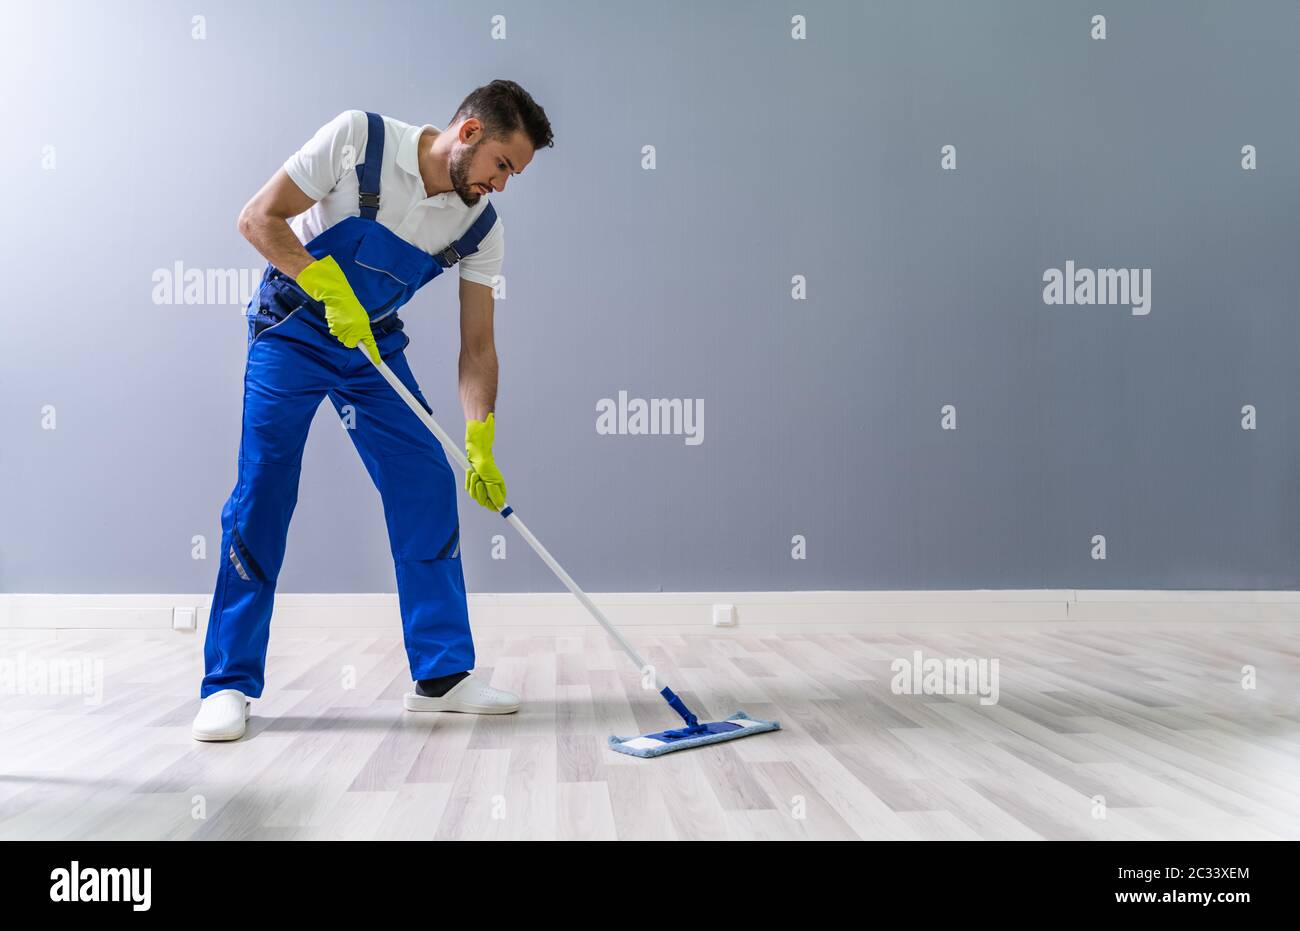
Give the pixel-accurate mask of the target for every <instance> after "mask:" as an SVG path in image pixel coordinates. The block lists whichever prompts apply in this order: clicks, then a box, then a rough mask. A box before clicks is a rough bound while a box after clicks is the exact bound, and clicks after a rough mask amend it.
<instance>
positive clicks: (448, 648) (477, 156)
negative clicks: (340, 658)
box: [193, 81, 554, 740]
mask: <svg viewBox="0 0 1300 931" xmlns="http://www.w3.org/2000/svg"><path fill="white" fill-rule="evenodd" d="M553 144H554V143H553V141H552V137H551V127H550V123H549V122H548V120H547V118H546V113H545V111H544V110H543V109H542V108H541V107H540V106H538V105H537V103H536V102H535V101H534V100H533V99H532V97H531V96H529V94H528V93H527V92H526V91H525V90H524V89H523V88H521V87H520V86H519V85H518V84H516V83H514V82H513V81H493V82H491V83H490V84H487V85H485V86H483V87H480V88H478V89H476V90H475V91H473V93H471V94H470V95H469V96H468V97H466V98H465V100H464V102H463V103H461V105H460V107H459V108H458V109H457V110H456V113H455V115H454V116H453V117H452V121H451V124H450V125H449V126H448V127H447V129H446V130H439V129H437V128H436V127H434V126H427V125H426V126H413V125H408V124H406V123H402V122H399V121H398V120H394V119H391V118H389V117H383V116H380V115H378V114H375V113H365V112H362V111H360V110H349V111H345V112H343V113H341V114H339V115H338V116H337V117H335V118H334V119H333V120H331V121H330V122H329V123H327V124H325V125H324V126H323V127H321V129H320V130H319V131H318V132H317V133H316V135H315V136H313V137H312V139H311V140H310V141H309V142H308V143H307V144H306V145H304V146H303V147H302V148H301V149H300V150H299V151H298V152H297V153H295V154H294V155H293V156H292V157H290V158H289V160H288V161H286V162H285V163H284V166H283V167H282V168H281V169H280V170H279V171H277V172H276V173H275V175H274V176H273V177H272V178H271V180H270V181H268V182H267V183H266V185H265V186H264V187H263V188H262V189H261V190H260V191H259V192H258V193H257V194H256V195H255V196H254V197H253V199H252V200H250V201H249V202H248V204H247V206H245V207H244V209H243V212H242V213H241V214H240V216H239V230H240V232H241V233H243V235H244V236H245V237H246V238H247V239H248V241H249V242H251V243H252V244H253V245H254V246H255V247H256V248H257V250H258V252H260V253H261V254H262V255H263V256H264V257H265V258H266V260H267V262H268V263H269V264H268V265H267V268H266V271H265V273H264V274H263V276H262V282H261V284H260V286H259V288H258V292H257V294H255V295H254V296H253V300H252V301H251V302H250V304H249V308H248V317H249V337H248V359H247V364H246V368H245V374H244V415H243V426H242V436H241V439H240V447H239V470H238V478H237V481H236V483H235V489H234V491H233V492H231V495H230V498H229V499H228V500H227V501H226V503H225V506H224V507H223V509H222V512H221V530H222V539H221V563H220V571H219V574H218V576H217V584H216V591H215V594H214V596H213V600H212V611H211V615H210V617H209V620H208V635H207V643H206V646H205V649H204V659H205V662H206V667H207V669H206V675H205V676H204V678H203V683H202V686H201V687H200V697H201V699H202V702H201V705H200V708H199V713H198V716H197V717H196V718H195V720H194V727H193V735H194V737H195V738H196V739H198V740H237V739H239V738H240V737H242V736H243V735H244V731H245V727H246V722H247V720H248V713H249V705H250V701H249V700H250V699H253V698H258V697H260V696H261V694H262V686H263V679H264V668H265V663H266V648H267V642H268V638H269V633H270V619H271V609H272V602H273V600H274V596H275V583H276V578H277V576H278V575H279V572H280V566H281V563H282V562H283V559H284V549H285V536H286V534H287V533H288V529H289V520H290V517H291V516H292V514H293V508H294V505H295V503H296V501H297V496H298V475H299V470H300V466H301V461H302V450H303V444H304V443H305V442H306V438H307V430H308V427H309V426H310V424H311V421H312V417H313V416H314V415H315V412H316V409H317V407H319V405H320V402H321V401H322V399H324V398H326V397H328V398H329V400H330V402H331V403H332V404H333V405H334V407H335V409H336V410H338V411H339V413H340V416H343V417H344V423H345V425H347V426H348V427H349V431H348V432H349V435H350V436H351V439H352V442H353V444H354V445H355V446H356V448H357V452H358V453H360V455H361V458H362V460H363V461H364V463H365V465H366V469H367V470H368V471H369V473H370V477H371V478H372V479H373V480H374V482H375V485H376V487H377V488H378V489H379V493H380V496H381V498H382V499H383V506H384V516H385V519H386V522H387V525H388V537H389V544H390V548H391V550H392V554H393V562H394V565H395V567H396V573H397V592H398V601H399V604H400V608H401V616H402V630H403V635H404V637H405V642H406V652H407V658H408V660H409V662H410V667H411V677H412V679H414V680H415V688H414V690H413V691H412V692H409V693H407V695H406V699H405V706H406V708H407V709H408V710H411V711H459V712H469V713H474V714H505V713H510V712H513V711H517V710H518V708H519V699H518V697H517V696H515V695H513V694H511V693H509V692H505V691H502V690H500V689H494V688H491V687H490V686H488V685H487V684H486V683H484V682H482V681H480V680H479V679H476V678H474V677H473V676H472V675H470V670H472V669H473V667H474V643H473V638H472V636H471V634H470V629H469V614H468V610H467V606H466V602H465V579H464V575H463V574H462V572H461V562H460V522H459V517H458V515H457V511H456V484H455V475H454V473H453V472H452V470H451V466H450V465H449V464H448V462H447V458H446V455H445V453H444V452H443V450H442V447H441V445H440V444H439V443H438V441H437V439H436V438H435V437H434V436H433V435H432V434H431V433H430V432H429V431H428V429H427V428H426V427H425V426H424V425H423V424H422V423H421V422H420V420H419V418H418V417H416V416H415V415H414V414H413V413H412V412H411V410H410V408H408V407H407V406H406V404H405V403H404V402H403V401H402V399H401V398H400V397H399V396H398V394H397V393H396V392H395V391H394V390H393V389H392V387H391V386H390V385H389V384H388V383H387V382H386V381H384V379H383V376H382V375H381V374H380V373H379V371H378V370H377V369H376V368H375V366H374V365H373V364H372V362H371V359H376V360H378V359H383V361H384V362H385V363H386V364H387V365H388V367H389V368H390V369H392V371H393V372H394V373H396V375H397V376H398V378H400V379H401V381H402V382H403V383H404V384H405V385H406V386H407V387H408V388H409V389H410V390H411V392H412V394H414V395H415V397H416V398H417V399H418V400H419V401H420V403H421V404H422V405H424V407H425V408H426V409H428V403H427V402H426V401H425V400H424V397H423V396H422V395H421V394H420V389H419V387H418V386H417V385H416V382H415V379H414V378H413V377H412V375H411V370H410V368H409V367H408V366H407V363H406V359H405V356H404V353H403V350H404V349H405V347H406V345H407V344H408V343H409V338H408V337H407V336H406V335H405V334H404V333H403V332H402V322H401V320H400V319H399V318H398V316H397V310H398V308H400V307H401V306H402V305H403V304H404V303H406V301H407V300H409V299H410V297H411V296H412V295H413V294H414V293H415V291H416V290H417V289H419V288H420V287H421V286H422V285H424V284H425V283H426V282H428V281H429V280H430V279H432V278H434V277H436V276H437V275H438V274H439V273H441V272H442V271H444V270H446V269H450V268H451V267H452V266H455V265H459V267H460V271H459V277H460V332H461V348H460V365H459V369H460V398H461V406H462V407H463V408H464V412H465V419H466V425H465V446H466V454H467V456H468V458H469V460H470V464H471V469H470V471H469V472H468V473H467V474H466V476H465V489H466V491H468V492H469V493H470V494H471V495H472V496H473V497H474V500H475V501H477V502H478V503H479V504H481V505H483V506H484V507H487V508H491V509H492V510H494V511H499V510H501V509H503V508H504V507H505V503H506V486H505V480H504V479H503V478H502V476H501V472H500V470H499V469H498V468H497V466H496V464H495V462H494V461H493V458H492V441H493V436H494V432H495V416H494V410H495V406H496V391H497V358H496V349H495V345H494V343H493V335H492V315H493V297H492V284H493V277H494V276H495V275H497V274H498V273H499V271H500V268H501V262H502V257H503V255H504V250H505V245H504V231H503V229H502V224H501V221H500V220H499V219H497V217H496V211H495V210H494V208H493V207H492V205H491V204H490V203H489V202H488V199H487V195H489V194H490V193H491V192H493V191H497V192H501V191H504V190H505V187H506V182H507V181H508V180H509V178H510V176H511V175H515V174H519V173H521V172H522V171H523V170H524V168H525V167H526V166H527V165H528V164H529V162H531V161H532V158H533V155H534V153H535V152H536V150H537V149H540V148H543V147H546V146H551V145H553ZM358 345H360V346H362V347H364V350H365V352H364V354H363V353H362V352H360V351H358V350H357V349H356V347H357V346H358Z"/></svg>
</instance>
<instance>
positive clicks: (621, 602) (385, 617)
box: [0, 589, 1300, 635]
mask: <svg viewBox="0 0 1300 931" xmlns="http://www.w3.org/2000/svg"><path fill="white" fill-rule="evenodd" d="M591 598H592V600H593V601H595V602H596V604H597V605H599V606H600V607H601V609H602V610H604V611H605V613H606V615H607V616H608V617H609V619H610V620H611V621H612V622H613V623H614V624H616V625H618V626H620V627H673V628H686V629H688V630H689V629H696V628H698V629H709V630H712V629H714V628H713V623H712V622H713V606H714V605H715V604H729V605H734V606H735V608H736V626H737V627H738V628H745V627H750V628H753V627H762V628H766V629H771V628H786V629H788V628H800V629H803V628H810V629H811V628H814V627H815V628H816V629H819V630H824V629H845V628H853V627H859V626H877V625H881V624H908V623H926V624H932V623H933V624H984V625H988V624H1003V623H1013V624H1014V623H1021V622H1076V621H1097V622H1151V621H1178V622H1188V621H1208V622H1238V621H1295V620H1300V592H1293V591H1165V590H1153V591H1139V590H1102V589H1017V590H992V589H979V590H969V591H843V592H835V591H820V592H617V593H603V594H591ZM210 604H211V595H208V594H203V595H185V594H180V595H157V594H139V595H47V594H0V632H10V631H17V632H23V633H26V634H38V632H40V631H76V632H77V633H78V634H82V635H93V634H94V633H95V632H96V631H102V632H104V633H105V634H111V633H120V632H123V631H141V632H144V631H155V632H156V631H170V630H171V626H172V610H173V608H177V607H182V608H195V609H196V610H197V616H198V626H199V628H200V629H202V628H203V627H204V626H205V625H206V623H207V615H208V610H209V607H210ZM469 610H470V620H471V622H472V623H473V625H474V626H475V628H476V629H484V628H490V627H544V628H552V627H573V626H586V625H594V624H595V621H594V620H593V619H592V618H591V617H590V616H589V615H588V614H587V613H586V611H585V610H584V609H583V608H582V606H581V605H579V604H578V602H577V601H576V599H574V598H573V596H571V595H569V594H568V593H567V592H560V593H536V594H529V593H503V594H477V593H476V594H471V595H470V596H469ZM273 624H274V625H275V627H276V629H279V630H283V629H285V628H294V629H296V628H303V629H310V630H313V631H318V630H326V631H328V630H338V631H339V632H340V633H341V632H342V631H344V630H347V631H362V632H366V631H373V632H374V635H379V634H384V633H393V634H397V633H399V632H400V628H401V625H400V621H399V614H398V608H397V596H396V595H395V594H384V593H379V594H369V595H367V594H361V595H353V594H318V595H311V594H292V593H285V594H278V595H277V596H276V601H275V617H274V620H273Z"/></svg>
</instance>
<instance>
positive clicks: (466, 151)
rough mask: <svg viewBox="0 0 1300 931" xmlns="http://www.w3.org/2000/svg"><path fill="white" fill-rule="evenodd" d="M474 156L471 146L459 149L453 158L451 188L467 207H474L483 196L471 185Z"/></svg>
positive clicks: (453, 154)
mask: <svg viewBox="0 0 1300 931" xmlns="http://www.w3.org/2000/svg"><path fill="white" fill-rule="evenodd" d="M473 156H474V149H473V147H471V146H465V147H464V148H461V149H458V150H457V151H456V152H454V153H452V156H451V166H450V172H451V187H452V190H454V191H455V192H456V194H457V196H458V197H460V199H461V201H462V202H463V203H464V204H465V206H466V207H473V206H474V205H475V204H477V203H478V201H479V198H480V197H482V196H483V195H482V194H480V193H479V192H478V191H477V190H476V189H475V188H473V187H471V186H470V183H469V163H470V160H471V159H472V158H473Z"/></svg>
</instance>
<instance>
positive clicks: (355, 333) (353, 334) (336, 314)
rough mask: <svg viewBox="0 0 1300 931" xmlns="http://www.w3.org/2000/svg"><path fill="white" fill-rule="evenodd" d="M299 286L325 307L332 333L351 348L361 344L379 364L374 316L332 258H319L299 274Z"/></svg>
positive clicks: (326, 317) (326, 319)
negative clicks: (373, 323)
mask: <svg viewBox="0 0 1300 931" xmlns="http://www.w3.org/2000/svg"><path fill="white" fill-rule="evenodd" d="M298 286H299V287H300V288H302V289H303V290H304V291H306V292H307V293H308V294H310V295H311V296H312V297H314V298H315V299H316V300H318V301H320V302H321V303H322V304H324V305H325V322H326V323H328V324H329V328H330V333H331V334H332V335H333V336H334V337H335V338H336V339H337V340H338V341H339V342H340V343H342V344H343V345H344V346H347V347H348V348H349V349H354V348H356V345H357V343H362V344H364V345H365V347H366V352H368V353H369V354H370V358H372V359H374V360H375V361H376V362H378V361H379V347H378V346H376V345H375V334H373V333H372V332H370V315H369V314H368V313H366V309H365V308H364V307H362V306H361V301H359V300H357V296H356V294H355V293H354V292H353V290H352V285H350V284H348V279H347V276H346V275H344V274H343V269H341V268H339V263H338V262H336V261H334V257H333V256H331V255H327V256H325V258H323V259H317V260H316V261H315V262H312V263H311V264H310V265H308V266H307V267H306V268H304V269H303V270H302V271H301V272H299V273H298Z"/></svg>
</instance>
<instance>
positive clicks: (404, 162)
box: [397, 123, 460, 207]
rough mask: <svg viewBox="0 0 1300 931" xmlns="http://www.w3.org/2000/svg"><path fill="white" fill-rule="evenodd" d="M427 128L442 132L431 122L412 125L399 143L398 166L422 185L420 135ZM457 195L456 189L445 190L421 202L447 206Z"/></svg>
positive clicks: (434, 205)
mask: <svg viewBox="0 0 1300 931" xmlns="http://www.w3.org/2000/svg"><path fill="white" fill-rule="evenodd" d="M426 129H431V130H433V131H434V132H442V130H441V129H439V128H438V127H437V126H433V125H430V124H429V123H425V124H424V125H423V126H411V127H408V128H407V130H406V132H405V133H403V134H402V139H401V141H400V142H399V143H398V144H397V167H398V168H401V169H402V170H403V171H405V172H407V173H408V174H411V175H413V176H414V177H415V180H416V181H417V182H419V183H420V184H421V185H423V184H424V179H423V178H421V177H420V137H421V136H423V135H424V131H425V130H426ZM455 196H456V192H455V191H444V192H443V193H441V194H434V195H433V196H432V197H426V198H425V199H424V200H423V201H421V203H425V204H428V205H429V206H431V207H445V206H446V205H447V204H448V202H449V201H450V200H451V198H452V197H455ZM459 200H460V198H457V201H458V202H459Z"/></svg>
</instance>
